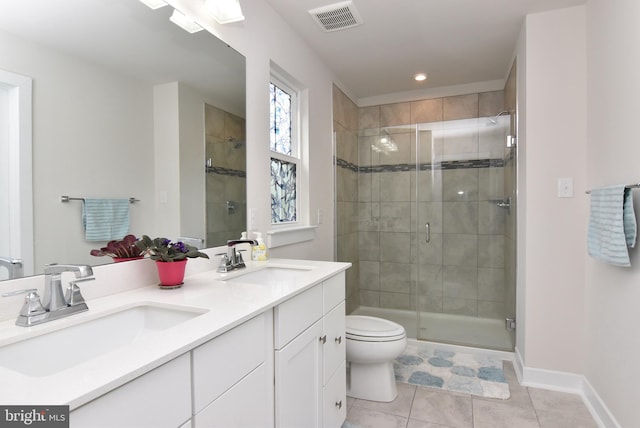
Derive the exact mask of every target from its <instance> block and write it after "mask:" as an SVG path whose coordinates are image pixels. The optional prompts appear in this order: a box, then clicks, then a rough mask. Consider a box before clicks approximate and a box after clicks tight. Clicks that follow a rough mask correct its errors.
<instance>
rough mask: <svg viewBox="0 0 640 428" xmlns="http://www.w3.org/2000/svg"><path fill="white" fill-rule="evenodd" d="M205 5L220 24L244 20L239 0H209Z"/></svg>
mask: <svg viewBox="0 0 640 428" xmlns="http://www.w3.org/2000/svg"><path fill="white" fill-rule="evenodd" d="M205 5H206V7H207V11H208V12H209V15H211V16H212V17H213V19H215V20H216V21H218V24H228V23H230V22H237V21H243V20H244V15H243V14H242V8H241V7H240V1H239V0H207V2H206V3H205Z"/></svg>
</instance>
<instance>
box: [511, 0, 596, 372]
mask: <svg viewBox="0 0 640 428" xmlns="http://www.w3.org/2000/svg"><path fill="white" fill-rule="evenodd" d="M524 36H525V39H524V52H523V53H522V54H521V55H520V56H521V57H523V58H526V61H523V64H520V66H521V67H524V70H523V71H524V73H525V76H524V79H526V81H525V82H523V81H522V80H519V84H523V83H524V85H525V87H524V94H523V93H520V94H519V97H520V98H521V99H520V102H521V103H524V109H523V111H520V113H519V123H520V126H521V129H520V130H519V132H518V136H519V140H518V143H519V146H520V147H519V150H520V153H519V155H520V156H521V158H520V162H524V167H523V168H521V170H520V171H519V174H520V178H521V179H520V181H519V184H518V186H519V194H518V200H519V203H520V209H521V210H522V211H523V212H522V213H521V214H522V216H523V217H521V218H520V219H519V222H520V227H521V230H523V231H524V234H521V235H520V236H519V237H518V240H519V241H520V248H521V252H520V254H519V255H518V265H519V268H523V269H525V272H526V274H525V275H524V276H522V275H520V277H519V280H520V282H521V283H520V285H519V290H518V291H519V294H518V297H517V298H518V307H519V309H521V310H522V308H523V307H524V314H520V315H519V318H520V317H522V316H524V317H525V322H524V326H521V327H523V330H520V331H519V334H518V336H519V337H518V346H519V348H518V350H519V352H520V353H521V354H522V358H523V360H524V364H525V366H527V367H533V368H540V369H545V370H557V371H563V372H571V373H582V370H583V367H584V365H583V363H584V340H585V337H584V333H585V331H584V285H585V274H584V271H585V269H584V266H585V233H586V232H585V231H586V224H587V202H588V197H587V196H586V195H585V194H584V190H585V188H586V181H585V180H586V176H585V164H586V154H585V148H586V141H587V137H586V44H585V40H586V33H585V8H584V6H579V7H574V8H568V9H562V10H558V11H553V12H545V13H538V14H533V15H529V16H527V18H526V23H525V34H524ZM520 46H521V48H522V47H523V45H522V44H521V45H520ZM523 126H526V128H524V129H523V128H522V127H523ZM559 177H572V178H573V180H574V181H573V183H574V196H573V197H572V198H559V197H558V196H557V180H558V178H559ZM522 220H524V221H522Z"/></svg>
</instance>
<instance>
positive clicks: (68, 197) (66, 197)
mask: <svg viewBox="0 0 640 428" xmlns="http://www.w3.org/2000/svg"><path fill="white" fill-rule="evenodd" d="M69 201H84V198H72V197H70V196H60V202H69ZM134 202H140V199H136V198H129V203H130V204H133V203H134Z"/></svg>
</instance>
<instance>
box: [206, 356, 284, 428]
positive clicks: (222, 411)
mask: <svg viewBox="0 0 640 428" xmlns="http://www.w3.org/2000/svg"><path fill="white" fill-rule="evenodd" d="M269 377H270V376H268V373H267V369H266V367H265V365H264V364H262V365H261V366H260V367H258V368H257V369H255V370H254V371H253V372H251V373H250V374H249V375H247V376H246V377H245V378H244V379H242V380H241V381H240V382H238V383H237V384H235V385H234V386H233V387H232V388H231V389H230V390H228V391H227V392H225V393H224V394H222V396H220V398H218V399H217V400H216V401H214V402H213V403H211V404H210V405H209V406H207V407H206V408H205V409H204V410H203V411H202V412H200V413H198V414H197V415H195V416H194V421H195V426H196V427H206V428H230V427H233V428H255V427H264V428H267V427H270V426H273V412H272V408H271V402H270V400H266V399H265V397H267V396H268V395H269V394H268V391H267V387H268V386H269V383H268V382H267V380H268V379H269Z"/></svg>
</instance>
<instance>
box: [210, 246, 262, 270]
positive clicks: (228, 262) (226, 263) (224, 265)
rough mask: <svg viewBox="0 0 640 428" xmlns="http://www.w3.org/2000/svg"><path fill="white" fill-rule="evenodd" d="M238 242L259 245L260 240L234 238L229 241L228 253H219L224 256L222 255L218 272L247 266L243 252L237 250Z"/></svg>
mask: <svg viewBox="0 0 640 428" xmlns="http://www.w3.org/2000/svg"><path fill="white" fill-rule="evenodd" d="M236 244H251V245H258V242H257V241H254V240H253V239H232V240H230V241H227V253H226V254H219V255H221V256H222V257H220V264H219V265H218V272H223V273H224V272H229V271H230V270H234V269H240V268H243V267H245V266H246V265H245V263H244V259H243V258H242V253H241V252H240V251H236Z"/></svg>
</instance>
